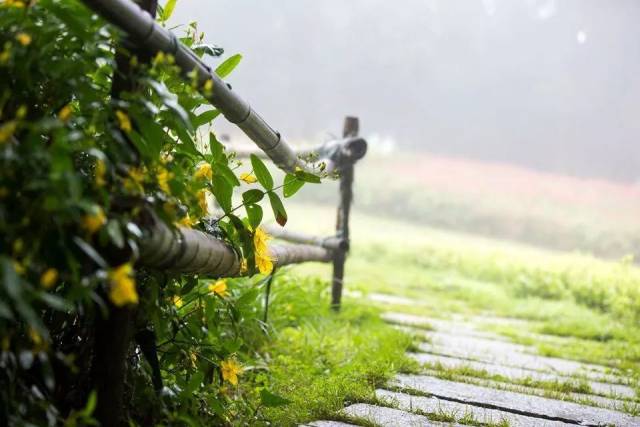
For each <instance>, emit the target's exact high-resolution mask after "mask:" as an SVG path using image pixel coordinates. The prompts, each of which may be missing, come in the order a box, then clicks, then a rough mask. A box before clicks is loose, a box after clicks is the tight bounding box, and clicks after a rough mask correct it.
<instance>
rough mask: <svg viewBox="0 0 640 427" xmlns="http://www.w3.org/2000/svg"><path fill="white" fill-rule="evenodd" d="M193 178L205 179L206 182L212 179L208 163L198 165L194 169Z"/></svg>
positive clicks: (211, 171)
mask: <svg viewBox="0 0 640 427" xmlns="http://www.w3.org/2000/svg"><path fill="white" fill-rule="evenodd" d="M193 177H194V178H195V179H204V178H207V179H208V180H211V178H213V170H212V169H211V165H210V164H209V163H200V164H199V165H198V167H197V168H196V171H195V172H194V174H193Z"/></svg>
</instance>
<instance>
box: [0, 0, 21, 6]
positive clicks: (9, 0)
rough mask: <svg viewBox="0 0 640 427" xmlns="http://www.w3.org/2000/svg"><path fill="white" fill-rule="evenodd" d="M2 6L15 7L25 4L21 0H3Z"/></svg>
mask: <svg viewBox="0 0 640 427" xmlns="http://www.w3.org/2000/svg"><path fill="white" fill-rule="evenodd" d="M4 6H7V7H16V8H23V7H25V6H26V5H25V4H24V1H23V0H5V2H4Z"/></svg>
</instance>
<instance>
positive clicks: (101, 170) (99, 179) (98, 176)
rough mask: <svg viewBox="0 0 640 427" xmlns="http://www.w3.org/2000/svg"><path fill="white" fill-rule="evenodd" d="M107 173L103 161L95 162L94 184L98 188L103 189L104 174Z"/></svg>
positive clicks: (104, 182)
mask: <svg viewBox="0 0 640 427" xmlns="http://www.w3.org/2000/svg"><path fill="white" fill-rule="evenodd" d="M106 173H107V165H106V164H105V163H104V160H102V159H98V160H97V161H96V170H95V182H96V185H97V186H98V187H104V185H105V184H106V183H107V182H106V181H105V179H104V176H105V174H106Z"/></svg>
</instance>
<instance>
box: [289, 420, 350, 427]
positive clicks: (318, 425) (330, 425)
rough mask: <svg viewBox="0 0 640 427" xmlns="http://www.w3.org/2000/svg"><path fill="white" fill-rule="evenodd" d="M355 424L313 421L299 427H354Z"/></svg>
mask: <svg viewBox="0 0 640 427" xmlns="http://www.w3.org/2000/svg"><path fill="white" fill-rule="evenodd" d="M354 426H355V424H347V423H343V422H341V421H324V420H321V421H313V422H310V423H309V424H302V425H300V426H299V427H354Z"/></svg>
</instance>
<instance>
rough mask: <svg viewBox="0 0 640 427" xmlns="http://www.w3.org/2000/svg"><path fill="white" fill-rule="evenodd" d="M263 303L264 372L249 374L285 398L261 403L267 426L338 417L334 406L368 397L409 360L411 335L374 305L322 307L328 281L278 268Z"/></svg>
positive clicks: (406, 366)
mask: <svg viewBox="0 0 640 427" xmlns="http://www.w3.org/2000/svg"><path fill="white" fill-rule="evenodd" d="M274 286H275V290H274V294H273V298H272V305H271V307H270V315H271V316H272V318H271V322H272V324H273V325H274V331H273V337H272V340H271V342H270V344H269V345H268V347H267V348H265V349H263V353H264V355H265V356H264V357H265V359H266V362H267V365H268V366H269V368H268V372H266V373H262V374H259V375H257V376H256V378H255V381H256V383H257V384H263V385H266V386H267V387H268V389H269V390H270V391H271V392H273V393H276V394H278V395H280V396H282V397H284V398H285V399H287V400H289V401H290V402H291V403H289V404H288V405H284V406H279V407H273V408H266V409H264V417H265V419H266V420H268V421H269V422H270V423H271V424H272V425H278V426H290V425H291V426H293V425H298V424H300V423H303V422H307V421H312V420H317V419H335V420H342V419H344V416H343V415H340V414H339V413H338V411H339V410H340V409H342V408H343V407H345V406H346V405H349V404H350V403H356V402H370V401H372V399H374V398H375V395H374V391H375V389H376V387H380V386H381V385H382V384H384V383H385V382H386V380H387V379H389V378H390V377H391V376H392V375H393V374H394V373H396V372H397V371H399V370H407V369H411V367H412V366H415V362H414V361H412V360H410V359H408V358H407V357H406V356H405V352H406V350H407V348H409V346H410V345H411V343H412V340H411V337H410V336H409V335H408V334H405V333H403V332H401V331H398V330H397V329H395V328H392V327H390V326H389V325H386V324H385V323H384V322H382V321H381V320H380V317H379V313H378V310H376V309H375V308H372V307H368V306H367V305H366V304H363V303H361V302H358V301H356V300H351V299H348V300H346V301H345V304H344V309H343V310H342V311H341V312H340V313H334V312H332V311H330V310H329V308H328V304H327V302H328V294H327V290H328V286H327V283H326V282H324V281H320V280H309V279H301V278H299V277H296V276H295V275H293V276H291V275H286V276H282V277H280V278H278V279H277V280H276V282H275V285H274Z"/></svg>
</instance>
